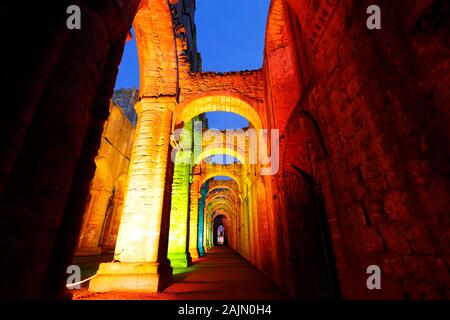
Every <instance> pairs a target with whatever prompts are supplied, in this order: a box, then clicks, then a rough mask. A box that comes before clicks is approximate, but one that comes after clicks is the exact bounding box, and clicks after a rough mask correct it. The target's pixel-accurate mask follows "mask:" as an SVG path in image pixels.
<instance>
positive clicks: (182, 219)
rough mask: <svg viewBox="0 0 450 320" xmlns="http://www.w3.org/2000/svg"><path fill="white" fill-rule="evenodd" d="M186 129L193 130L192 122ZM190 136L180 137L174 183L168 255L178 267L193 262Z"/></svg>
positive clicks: (172, 264) (171, 261)
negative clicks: (191, 252)
mask: <svg viewBox="0 0 450 320" xmlns="http://www.w3.org/2000/svg"><path fill="white" fill-rule="evenodd" d="M185 130H188V131H192V123H187V124H186V125H185ZM188 138H189V137H184V136H181V137H180V147H181V148H180V150H179V151H178V152H177V154H176V158H175V169H174V174H173V184H172V205H171V208H170V228H169V253H168V257H169V260H170V264H171V266H172V267H176V268H186V267H188V266H189V265H190V264H191V263H192V259H191V255H190V253H189V250H188V246H187V232H188V214H189V180H190V174H191V165H190V164H191V159H192V152H191V151H183V150H188V149H190V148H191V146H192V140H191V141H186V140H188ZM185 148H186V149H185Z"/></svg>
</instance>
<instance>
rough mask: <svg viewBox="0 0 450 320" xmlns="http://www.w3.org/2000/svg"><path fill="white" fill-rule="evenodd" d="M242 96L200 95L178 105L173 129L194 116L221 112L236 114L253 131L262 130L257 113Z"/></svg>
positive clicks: (225, 94) (227, 94)
mask: <svg viewBox="0 0 450 320" xmlns="http://www.w3.org/2000/svg"><path fill="white" fill-rule="evenodd" d="M245 100H246V99H245V98H244V97H242V96H236V94H229V93H220V94H218V93H216V94H211V95H207V96H204V95H200V96H198V97H193V98H190V99H187V100H186V101H184V102H182V103H180V104H178V105H177V106H176V108H175V111H174V116H173V119H174V120H173V128H175V127H177V126H179V125H180V124H181V123H183V122H187V121H189V120H191V119H193V118H195V117H196V116H199V115H201V114H204V113H207V112H214V111H222V112H231V113H235V114H238V115H240V116H242V117H244V118H246V119H247V120H248V121H249V123H250V124H251V126H252V127H253V128H255V129H262V127H263V125H262V121H261V117H260V115H259V114H258V112H257V111H256V110H255V109H254V108H253V107H252V105H250V103H248V102H246V101H245Z"/></svg>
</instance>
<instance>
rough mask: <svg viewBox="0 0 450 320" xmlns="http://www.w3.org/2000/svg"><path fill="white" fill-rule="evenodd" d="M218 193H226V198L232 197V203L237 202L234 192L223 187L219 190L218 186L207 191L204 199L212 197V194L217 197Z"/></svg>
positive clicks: (237, 198)
mask: <svg viewBox="0 0 450 320" xmlns="http://www.w3.org/2000/svg"><path fill="white" fill-rule="evenodd" d="M220 190H222V191H220ZM220 192H226V193H224V194H226V195H227V196H228V197H230V196H233V198H234V201H238V200H239V196H238V195H237V194H236V192H235V191H234V190H233V189H232V188H230V187H228V186H225V187H223V188H221V187H220V186H216V187H214V188H212V189H210V190H209V191H208V193H207V194H206V197H207V199H209V198H208V197H210V196H212V195H213V194H217V195H219V194H220Z"/></svg>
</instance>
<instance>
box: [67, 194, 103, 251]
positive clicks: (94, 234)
mask: <svg viewBox="0 0 450 320" xmlns="http://www.w3.org/2000/svg"><path fill="white" fill-rule="evenodd" d="M90 193H91V198H90V200H89V204H88V211H87V212H86V221H85V222H84V223H83V228H82V231H81V236H80V240H79V242H78V246H77V249H76V252H75V254H76V255H79V256H90V255H99V254H101V253H102V248H101V247H100V246H99V240H100V236H101V233H102V227H103V222H104V219H105V216H106V210H107V208H108V203H109V199H110V198H111V195H112V192H111V190H91V191H90Z"/></svg>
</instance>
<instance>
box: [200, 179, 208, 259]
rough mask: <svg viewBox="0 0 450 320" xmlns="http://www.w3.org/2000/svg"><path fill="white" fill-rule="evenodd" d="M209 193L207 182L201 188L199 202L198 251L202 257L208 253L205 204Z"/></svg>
mask: <svg viewBox="0 0 450 320" xmlns="http://www.w3.org/2000/svg"><path fill="white" fill-rule="evenodd" d="M207 193H208V182H205V183H204V184H203V186H201V192H200V195H201V198H200V200H199V202H200V203H199V206H198V251H199V253H200V255H201V256H204V255H205V253H206V250H205V232H206V230H205V204H206V194H207Z"/></svg>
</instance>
